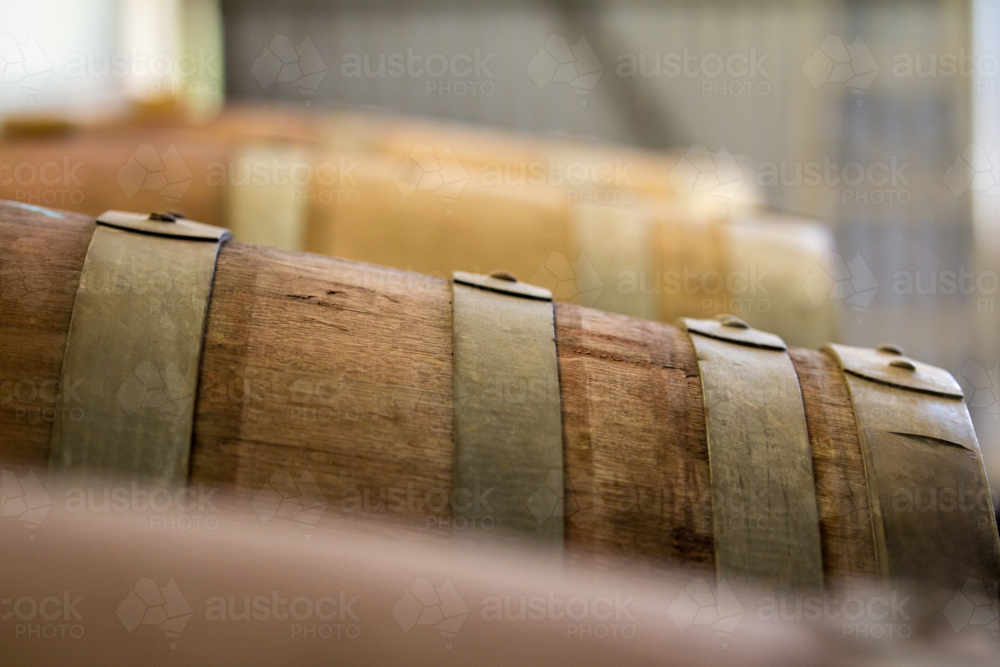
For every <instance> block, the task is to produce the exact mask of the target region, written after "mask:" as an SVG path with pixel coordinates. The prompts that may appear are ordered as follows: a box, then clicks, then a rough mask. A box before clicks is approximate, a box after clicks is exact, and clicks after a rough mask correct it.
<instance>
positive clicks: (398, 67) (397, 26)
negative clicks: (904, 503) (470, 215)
mask: <svg viewBox="0 0 1000 667" xmlns="http://www.w3.org/2000/svg"><path fill="white" fill-rule="evenodd" d="M137 4H141V5H142V6H143V11H142V12H137V11H135V8H136V6H137ZM150 6H155V7H156V8H157V9H156V11H150V10H149V7H150ZM0 8H2V13H0V16H2V18H3V20H2V22H0V35H2V39H3V40H4V41H3V42H2V43H0V57H2V58H3V59H4V61H5V63H6V64H5V70H4V72H3V78H2V83H0V114H20V113H24V112H26V111H30V110H50V111H57V110H63V111H66V110H69V111H71V112H72V113H75V114H79V115H86V114H90V115H100V114H102V113H111V111H110V110H111V109H113V108H114V107H115V106H116V105H121V104H124V103H126V101H128V100H130V99H132V100H134V99H136V98H139V99H142V98H144V97H155V96H156V95H157V94H158V93H161V92H163V90H164V89H168V88H171V87H173V88H176V89H178V90H180V89H183V90H184V91H186V92H185V93H184V94H185V96H186V98H188V100H189V104H190V106H191V108H192V109H194V110H195V111H196V112H197V113H203V114H208V113H211V111H212V110H213V109H214V108H217V107H218V105H219V104H221V102H222V99H223V96H224V97H225V99H226V101H227V102H264V101H266V102H277V103H281V104H285V105H289V106H293V107H308V108H310V109H313V110H323V109H352V110H358V109H360V110H363V111H365V112H366V113H371V114H383V113H384V114H407V115H420V116H427V117H433V118H437V119H442V120H448V121H456V122H461V123H468V124H473V125H487V126H494V127H499V128H505V129H509V130H513V131H518V132H530V133H542V134H548V135H556V136H570V137H576V138H581V139H584V140H600V141H611V142H619V143H625V144H631V145H637V146H641V147H645V148H669V149H672V150H679V151H681V152H684V151H688V150H697V149H698V148H699V147H700V146H703V147H707V149H708V150H709V151H710V152H716V151H720V150H721V149H723V148H725V150H727V151H729V152H731V153H733V154H734V155H739V156H742V158H743V161H742V162H740V165H741V167H740V169H741V173H740V177H741V178H742V179H743V182H744V184H745V187H747V188H752V187H754V186H756V188H758V189H759V190H760V192H761V193H762V195H763V196H764V198H765V199H766V201H767V202H768V203H769V205H770V206H771V207H773V208H775V209H780V210H785V211H789V212H793V213H797V214H805V215H808V216H813V217H816V218H819V219H820V220H822V221H824V222H825V223H827V224H829V225H830V226H831V227H832V229H833V231H834V234H835V236H836V239H837V242H838V244H839V250H838V257H836V258H830V262H829V266H828V267H827V270H828V271H829V272H830V273H831V275H833V278H834V279H835V280H837V281H838V282H837V286H836V288H835V289H834V290H833V291H832V292H831V293H830V294H829V295H828V296H827V297H824V298H830V299H834V300H837V301H838V303H839V304H840V306H841V308H842V310H843V313H844V317H843V322H844V325H843V337H844V339H845V341H846V342H848V343H854V344H859V345H868V346H871V345H876V344H879V343H882V342H893V343H897V344H899V345H901V346H902V347H903V348H904V350H906V352H907V353H909V354H911V355H913V356H915V357H917V358H920V359H923V360H926V361H928V362H931V363H935V364H937V365H940V366H943V367H945V368H947V369H949V370H950V371H951V372H952V373H953V374H954V375H955V376H956V377H957V378H959V380H960V382H961V383H962V384H963V386H964V387H965V389H966V392H967V395H968V400H969V402H970V407H971V412H972V414H973V418H974V420H975V422H976V426H977V429H978V431H979V434H980V439H981V441H982V444H983V447H984V450H985V451H986V452H987V454H988V455H989V456H990V458H991V461H992V470H994V471H1000V421H998V417H1000V414H998V412H1000V411H998V406H1000V404H998V396H1000V380H998V369H1000V346H998V345H997V344H996V341H997V335H998V333H1000V332H998V326H997V324H998V321H1000V320H998V318H1000V284H998V277H997V272H1000V225H998V222H1000V220H998V218H1000V215H998V197H1000V152H998V142H1000V133H998V127H1000V124H998V120H1000V101H998V99H1000V74H998V70H1000V60H998V58H1000V8H998V7H997V6H996V4H995V3H993V2H989V1H987V0H923V1H919V2H878V3H876V2H854V1H851V2H835V1H819V0H817V1H808V0H798V1H791V0H789V1H765V2H754V3H743V2H730V1H725V0H711V1H702V2H693V1H692V2H685V1H678V2H671V3H644V2H637V1H636V2H632V1H625V0H617V1H613V0H608V1H605V2H568V1H565V2H544V1H540V2H530V3H529V2H517V1H512V2H506V3H495V2H494V3H486V2H478V1H471V2H462V3H458V2H445V1H436V2H435V1H432V2H423V3H415V2H405V1H401V0H400V1H389V0H382V1H372V2H345V1H338V0H312V1H306V0H292V1H285V2H268V1H263V0H245V1H242V2H236V1H223V2H221V3H219V2H215V1H212V0H145V1H144V2H141V3H139V2H138V0H120V1H117V2H116V1H115V0H91V1H90V2H85V3H78V2H69V1H58V0H37V1H35V2H32V3H24V2H10V1H9V0H2V1H0ZM54 16H59V17H60V20H59V21H58V22H57V21H54V20H53V18H52V17H54ZM142 16H145V17H147V19H146V20H143V19H141V17H142ZM137 17H139V18H137ZM148 17H152V18H148ZM55 25H65V26H66V27H65V29H62V28H54V27H53V26H55ZM198 50H200V51H201V52H203V53H205V54H207V55H206V60H207V61H208V62H207V64H205V63H202V65H204V66H201V65H199V67H198V68H196V71H194V72H191V71H188V69H187V68H185V69H184V70H183V71H181V70H180V69H178V68H167V69H164V70H163V71H162V72H161V73H160V74H157V75H156V76H150V75H148V74H145V75H141V76H139V75H136V74H135V72H134V71H130V72H127V73H125V74H124V75H121V76H117V75H108V76H98V77H96V78H97V79H98V80H97V81H96V82H95V81H94V78H95V77H80V76H78V75H75V74H74V71H73V70H72V68H70V67H69V66H68V64H67V63H71V62H74V57H78V56H79V55H80V54H91V55H92V54H101V53H107V52H112V51H114V52H125V53H132V54H140V55H141V54H142V53H148V54H155V53H176V54H181V53H192V52H197V51H198ZM289 53H290V55H289ZM269 54H270V55H269ZM19 58H20V60H18V59H19ZM275 58H277V61H280V62H286V61H289V59H291V60H295V59H296V58H297V59H298V60H297V63H298V65H299V71H298V74H296V75H295V76H291V75H288V73H287V72H286V71H285V70H282V72H283V73H280V74H279V72H278V71H277V70H274V71H271V69H272V65H273V63H274V62H275V61H276V60H275ZM185 84H186V85H187V87H186V88H184V86H185ZM993 474H994V475H996V474H1000V472H994V473H993Z"/></svg>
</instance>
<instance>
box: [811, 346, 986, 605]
mask: <svg viewBox="0 0 1000 667" xmlns="http://www.w3.org/2000/svg"><path fill="white" fill-rule="evenodd" d="M824 350H825V351H827V352H829V353H830V354H831V355H832V356H833V357H834V358H835V359H836V360H837V362H838V363H839V365H840V367H841V370H842V371H843V373H844V378H845V380H846V381H847V386H848V389H849V391H850V394H851V402H852V403H853V406H854V415H855V420H856V422H857V428H858V435H859V436H860V439H861V443H862V444H861V450H862V457H863V459H864V466H865V478H866V480H867V484H868V501H869V505H870V507H871V514H872V531H873V534H874V536H875V553H876V559H877V562H878V570H879V575H880V576H881V577H882V578H883V579H884V580H886V581H889V580H892V581H906V582H911V583H917V584H920V585H928V586H934V587H938V588H941V589H949V590H958V588H960V587H961V586H962V585H964V584H965V582H966V581H967V580H968V579H969V578H975V579H979V580H980V581H983V582H995V581H996V579H997V574H998V572H1000V540H998V536H997V526H996V521H995V518H994V511H993V508H992V500H991V499H990V495H989V486H988V484H987V481H986V469H985V467H984V465H983V458H982V454H981V453H980V450H979V442H978V441H977V439H976V432H975V430H974V429H973V426H972V419H971V417H970V416H969V411H968V408H967V407H966V405H965V401H964V400H962V393H961V388H960V387H959V386H958V383H957V382H955V380H954V378H952V376H951V375H950V374H949V373H948V372H947V371H944V370H942V369H939V368H935V367H933V366H928V365H926V364H921V363H920V362H912V361H910V360H907V361H910V364H898V365H890V364H891V363H892V362H893V361H895V360H899V359H905V357H902V356H901V355H900V353H899V351H898V350H893V349H891V348H890V347H889V346H882V347H881V348H879V349H878V350H870V349H865V348H857V347H850V346H847V345H835V344H830V345H827V346H826V347H825V348H824ZM906 374H909V377H908V376H907V375H906Z"/></svg>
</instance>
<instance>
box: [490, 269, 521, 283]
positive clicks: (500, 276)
mask: <svg viewBox="0 0 1000 667" xmlns="http://www.w3.org/2000/svg"><path fill="white" fill-rule="evenodd" d="M490 278H496V279H497V280H506V281H507V282H509V283H516V282H517V276H515V275H514V274H513V273H511V272H510V271H493V272H491V273H490Z"/></svg>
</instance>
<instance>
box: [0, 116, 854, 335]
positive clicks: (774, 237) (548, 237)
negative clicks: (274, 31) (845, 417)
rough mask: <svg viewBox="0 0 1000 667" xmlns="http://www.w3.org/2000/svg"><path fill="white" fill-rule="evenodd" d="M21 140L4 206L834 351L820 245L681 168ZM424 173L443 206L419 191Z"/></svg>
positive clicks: (460, 135)
mask: <svg viewBox="0 0 1000 667" xmlns="http://www.w3.org/2000/svg"><path fill="white" fill-rule="evenodd" d="M27 129H30V128H22V129H21V130H20V134H21V135H22V136H5V137H4V138H3V140H2V144H0V150H2V152H3V154H4V160H3V174H2V177H0V197H5V198H8V199H14V200H17V201H21V202H24V203H28V204H33V205H43V206H56V207H59V208H64V209H70V210H75V211H79V212H83V213H88V214H90V215H95V216H96V215H98V214H100V213H101V212H102V211H105V210H108V209H122V210H157V209H162V208H175V209H180V210H183V211H184V212H185V213H187V214H188V215H189V216H190V217H191V218H192V219H195V220H211V221H213V222H214V223H215V224H217V225H220V226H223V227H227V228H229V229H231V230H232V232H233V234H234V236H235V238H236V239H238V240H245V241H251V242H254V243H260V244H264V245H269V246H276V247H281V248H286V249H295V250H309V251H311V252H317V253H321V254H327V255H331V256H335V257H343V258H348V259H356V260H360V261H366V262H372V263H376V264H380V265H384V266H392V267H395V268H401V269H407V270H413V271H418V272H421V273H429V274H433V275H441V276H446V275H450V274H451V273H452V272H453V271H456V270H461V271H479V272H486V271H490V270H494V269H505V270H510V271H513V272H514V273H515V274H516V275H518V276H521V277H522V278H523V279H525V280H531V281H533V282H536V283H539V284H543V285H545V286H546V287H548V288H550V289H552V290H553V291H554V292H555V296H556V299H558V300H561V301H568V302H571V303H575V304H577V305H584V306H590V307H597V308H600V309H603V310H610V311H613V312H618V313H622V314H626V315H632V316H635V317H641V318H644V319H657V320H661V321H666V322H670V321H673V320H674V319H676V318H677V317H682V316H690V317H712V316H714V315H718V314H722V313H725V312H734V313H736V314H738V315H739V316H740V317H742V318H744V319H745V320H746V321H748V322H749V323H750V324H752V325H754V326H756V327H758V328H761V329H765V330H768V331H774V332H775V333H778V334H780V335H781V336H782V338H784V339H785V340H786V342H788V343H790V344H793V345H801V346H805V347H818V346H820V345H822V344H823V343H825V342H827V341H830V340H836V339H838V337H839V332H838V326H837V312H836V310H837V309H836V305H837V302H836V301H833V300H831V299H829V298H828V297H829V295H830V290H831V286H832V285H833V278H831V277H830V276H831V275H837V273H838V271H837V269H836V267H830V266H828V264H829V259H830V257H831V253H833V252H834V251H835V245H834V242H833V239H832V236H831V235H830V233H829V231H828V230H826V229H825V228H824V227H822V226H821V225H818V224H816V223H815V222H811V221H806V220H802V219H797V218H794V217H790V216H780V215H776V214H772V213H762V212H760V211H759V210H758V207H757V204H756V202H757V200H758V199H759V198H758V197H756V195H754V194H752V190H753V187H752V186H753V184H752V183H751V182H750V181H751V180H752V179H742V180H741V181H739V183H741V185H740V190H739V192H740V193H742V192H744V191H748V192H751V194H748V195H745V196H744V195H742V194H740V195H739V196H737V195H736V194H732V193H730V194H731V195H732V196H730V195H727V196H726V197H724V198H721V199H717V198H713V197H712V196H710V195H708V194H705V193H700V192H698V191H697V190H694V191H692V192H689V193H687V194H686V195H684V196H680V195H679V194H678V192H677V191H676V190H675V186H674V183H677V182H678V181H677V180H676V179H674V178H672V174H673V173H674V170H675V169H678V165H679V164H680V163H681V161H682V160H683V159H685V158H682V156H680V155H679V154H675V153H670V152H652V151H641V150H638V149H634V148H628V147H624V146H612V145H601V144H587V143H582V142H579V141H576V142H574V141H568V140H564V139H560V140H556V139H548V138H541V137H530V136H529V137H517V136H511V135H508V134H505V133H500V132H490V131H486V130H482V129H472V128H463V127H460V126H454V125H448V124H442V123H431V122H425V121H424V122H418V121H414V120H408V119H400V118H365V117H361V116H358V115H354V114H350V113H339V112H338V113H335V114H318V113H312V112H301V111H293V110H287V109H275V108H269V107H236V108H233V109H229V110H227V111H226V112H224V113H222V114H221V115H220V116H219V117H218V118H216V119H215V120H213V121H211V122H208V123H204V124H200V125H191V124H185V123H180V122H176V123H165V122H161V123H148V122H147V123H142V122H122V123H117V124H115V125H114V126H110V127H109V126H94V127H89V128H77V131H76V132H72V131H67V130H65V128H59V133H58V134H57V135H55V136H48V137H46V136H36V135H37V132H35V133H33V132H30V131H26V130H27ZM37 129H38V131H39V132H42V133H44V131H45V129H46V126H42V127H40V128H37ZM688 162H690V160H689V161H688ZM435 164H437V165H438V166H440V167H441V169H442V170H443V171H442V172H441V173H443V174H445V177H444V178H445V180H448V181H449V182H448V183H445V184H444V185H445V187H444V188H437V187H433V188H432V187H428V186H429V185H431V184H432V181H433V176H434V175H433V174H430V175H429V176H427V177H424V175H423V172H424V170H425V169H431V170H433V165H435ZM293 168H294V173H292V171H293ZM682 171H683V170H682ZM684 173H685V174H687V175H690V174H688V172H684ZM687 175H685V176H684V178H687ZM453 177H454V180H452V179H453ZM682 181H683V179H682ZM734 182H735V181H734Z"/></svg>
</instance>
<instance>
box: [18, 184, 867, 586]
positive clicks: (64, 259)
mask: <svg viewBox="0 0 1000 667" xmlns="http://www.w3.org/2000/svg"><path fill="white" fill-rule="evenodd" d="M50 215H52V216H60V217H49V216H50ZM92 230H93V220H92V219H90V218H87V217H84V216H81V215H76V214H68V213H59V212H55V213H49V214H46V213H44V212H39V211H35V210H30V209H25V208H23V207H21V206H17V205H15V204H11V203H4V204H0V243H2V245H0V248H2V250H3V270H4V274H3V295H4V298H3V299H2V300H0V327H2V329H0V330H2V332H3V335H2V337H0V360H2V367H0V380H2V381H3V382H4V383H5V384H4V385H3V392H2V396H3V398H2V401H0V458H2V459H3V460H4V461H5V463H6V462H8V461H10V462H13V461H19V462H22V463H28V464H34V465H36V466H38V465H41V466H44V465H45V462H46V461H47V459H48V443H49V436H50V431H51V422H49V421H45V420H44V419H42V418H38V419H35V420H30V419H28V418H27V416H26V415H27V414H28V413H27V412H25V411H26V410H30V409H32V408H34V409H36V410H41V409H43V408H46V407H51V406H50V404H49V403H46V401H45V398H44V396H42V395H40V394H37V392H35V395H34V396H33V397H31V396H29V394H28V393H24V392H28V389H29V388H30V387H39V386H41V384H42V383H44V382H46V381H49V382H55V381H57V380H58V379H59V373H60V365H61V359H62V354H63V348H64V344H65V332H66V330H67V329H68V326H69V317H70V313H71V310H72V305H73V300H74V296H75V290H76V284H77V281H78V278H79V271H80V268H81V266H82V264H83V259H84V255H85V252H86V248H87V244H88V242H89V239H90V234H91V232H92ZM25 280H27V283H28V284H29V285H32V286H33V285H39V286H41V287H40V288H39V289H38V290H35V291H33V292H25V291H24V289H23V287H22V286H23V284H24V282H25ZM36 293H37V296H34V297H32V295H33V294H36ZM29 297H31V298H36V299H44V301H43V303H42V307H40V308H35V309H34V310H28V309H27V306H28V305H30V304H31V298H29ZM451 310H452V307H451V288H450V286H449V285H448V283H447V282H446V281H444V280H442V279H438V278H432V277H427V276H422V275H418V274H413V273H406V272H402V271H397V270H393V269H385V268H379V267H374V266H370V265H365V264H359V263H355V262H348V261H343V260H337V259H332V258H327V257H320V256H314V255H305V254H300V253H293V252H287V251H281V250H275V249H271V248H264V247H258V246H250V245H244V244H240V243H229V244H226V245H225V246H223V248H222V250H221V252H220V255H219V260H218V265H217V270H216V277H215V283H214V288H213V293H212V298H211V302H210V308H209V314H208V320H207V325H206V326H207V331H206V338H205V344H204V352H203V358H202V364H201V370H200V381H199V388H198V395H197V403H196V412H195V437H194V443H193V449H192V466H191V481H192V483H206V484H209V485H230V486H233V487H235V488H236V490H237V491H239V492H242V493H244V494H246V495H250V496H252V495H253V494H255V493H256V492H257V491H259V490H260V489H261V488H262V487H263V486H264V485H265V484H266V483H267V482H268V480H269V479H270V478H271V476H272V475H273V474H275V472H276V471H280V470H283V471H287V472H288V473H290V474H291V475H292V476H293V478H295V479H298V478H299V477H300V476H301V475H302V474H304V473H306V472H308V473H309V474H310V475H311V476H312V478H313V479H314V480H315V483H316V484H317V486H318V488H319V489H320V491H321V493H322V494H323V496H324V497H325V498H326V500H327V501H328V502H329V503H330V505H329V508H328V509H327V512H328V514H329V515H333V514H349V515H352V516H377V517H383V518H389V519H396V520H399V521H402V522H405V523H408V524H410V525H419V526H421V527H424V528H430V529H436V530H438V531H439V532H445V533H447V532H448V531H449V530H453V529H455V526H453V525H452V524H451V523H450V521H451V518H452V511H451V508H450V507H449V506H448V505H447V503H446V502H445V503H443V504H442V503H441V502H440V500H441V498H442V497H447V494H448V493H449V492H450V490H451V487H452V478H453V477H452V476H453V444H452V442H453V440H452V428H453V408H452V382H453V381H452V322H451ZM555 323H556V343H557V353H558V357H559V372H560V384H561V390H562V396H563V398H562V410H563V424H564V439H565V455H564V456H565V472H566V477H567V481H568V488H567V490H566V491H567V502H566V507H567V511H566V513H567V517H566V535H567V544H568V545H569V546H570V547H572V548H575V549H578V550H581V551H585V552H588V553H591V554H597V555H612V554H614V555H628V556H633V557H639V558H643V559H649V560H652V561H656V562H673V563H684V564H688V565H694V566H703V567H711V566H713V565H714V557H713V538H712V499H711V494H710V488H711V486H710V476H709V466H708V450H707V446H706V436H705V415H704V408H703V405H702V398H701V382H700V379H699V376H698V366H697V360H696V358H695V354H694V350H693V348H692V346H691V343H690V341H689V339H688V337H687V336H686V335H685V334H684V333H683V332H681V331H679V330H678V329H676V328H675V327H673V326H671V325H668V324H663V323H656V322H649V321H644V320H639V319H635V318H631V317H627V316H623V315H617V314H611V313H605V312H601V311H596V310H591V309H588V308H583V307H579V306H574V305H569V304H556V307H555ZM791 354H792V359H793V361H794V363H795V365H796V369H797V371H798V374H799V377H800V380H801V381H802V387H803V400H804V402H805V407H806V417H807V421H808V426H809V434H810V442H811V444H812V447H813V453H814V465H815V471H816V473H815V474H816V479H817V495H818V497H819V498H820V509H821V530H822V539H823V550H824V564H825V568H826V571H827V575H828V576H846V575H857V576H868V575H871V574H873V572H874V569H873V564H872V562H871V557H872V556H871V549H872V546H871V537H870V527H868V526H867V524H866V523H865V521H867V518H866V517H867V515H866V514H865V513H864V512H865V510H866V507H865V505H864V502H865V501H864V499H865V487H864V478H863V473H862V470H861V468H860V457H859V454H858V442H857V434H856V429H855V426H854V417H853V413H852V411H851V406H850V402H849V399H848V398H847V394H846V389H845V387H844V386H843V380H842V378H841V377H840V375H839V372H838V371H837V370H836V368H835V367H834V366H833V365H831V362H830V360H829V359H828V358H827V357H826V356H825V355H824V354H822V353H820V352H811V351H804V350H792V351H791ZM82 380H83V381H86V378H82ZM18 383H22V384H21V385H20V386H21V390H20V391H22V394H18V393H17V391H19V390H17V389H16V388H17V387H18V386H19V385H18ZM26 383H33V384H30V385H29V384H26ZM21 395H23V396H24V397H25V398H31V400H29V401H25V402H22V401H21V400H20V398H19V396H21ZM70 407H72V406H70ZM394 493H402V494H404V496H405V494H409V497H410V498H413V499H416V501H417V502H416V503H410V504H408V505H405V504H404V505H402V506H401V505H398V504H397V505H393V504H392V502H391V501H392V498H393V495H392V494H394ZM427 499H430V500H431V501H432V502H431V503H429V504H428V503H427V502H426V500H427ZM824 508H826V510H825V511H824ZM843 508H848V510H849V511H844V509H843Z"/></svg>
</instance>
